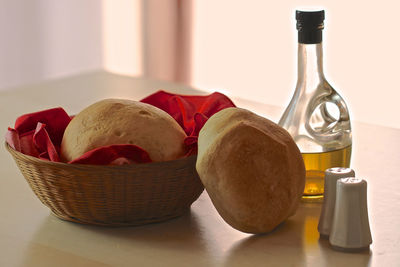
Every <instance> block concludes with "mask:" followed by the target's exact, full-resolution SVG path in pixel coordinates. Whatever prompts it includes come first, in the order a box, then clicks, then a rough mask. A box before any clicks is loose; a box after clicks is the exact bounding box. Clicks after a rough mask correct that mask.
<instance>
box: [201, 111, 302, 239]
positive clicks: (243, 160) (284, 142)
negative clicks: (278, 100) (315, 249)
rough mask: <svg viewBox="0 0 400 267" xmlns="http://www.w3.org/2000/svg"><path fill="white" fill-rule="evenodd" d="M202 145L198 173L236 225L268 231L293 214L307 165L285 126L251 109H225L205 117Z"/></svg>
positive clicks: (252, 230)
mask: <svg viewBox="0 0 400 267" xmlns="http://www.w3.org/2000/svg"><path fill="white" fill-rule="evenodd" d="M198 144H199V148H198V158H197V163H196V169H197V172H198V174H199V176H200V179H201V181H202V182H203V184H204V187H205V188H206V190H207V193H208V194H209V196H210V198H211V200H212V202H213V204H214V206H215V208H216V209H217V211H218V212H219V214H220V215H221V216H222V218H223V219H224V220H225V221H226V222H227V223H228V224H230V225H231V226H232V227H233V228H236V229H238V230H240V231H243V232H247V233H266V232H269V231H271V230H273V229H274V228H275V227H276V226H278V225H279V224H280V223H281V222H283V221H284V220H285V219H287V218H288V217H289V216H291V215H293V214H294V213H295V211H296V209H297V206H298V204H299V202H300V200H301V197H302V193H303V190H304V183H305V167H304V163H303V159H302V156H301V153H300V151H299V149H298V147H297V145H296V144H295V142H294V141H293V139H292V137H291V136H290V135H289V133H288V132H287V131H286V130H284V129H283V128H282V127H280V126H278V125H277V124H275V123H273V122H272V121H270V120H268V119H265V118H263V117H260V116H258V115H256V114H254V113H252V112H250V111H248V110H245V109H240V108H227V109H224V110H222V111H220V112H218V113H216V114H214V115H213V116H212V117H211V118H210V119H209V120H208V121H207V122H206V124H205V125H204V127H203V128H202V129H201V131H200V133H199V140H198Z"/></svg>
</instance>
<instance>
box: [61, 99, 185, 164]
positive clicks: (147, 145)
mask: <svg viewBox="0 0 400 267" xmlns="http://www.w3.org/2000/svg"><path fill="white" fill-rule="evenodd" d="M185 137H186V134H185V132H184V130H183V129H182V127H180V126H179V124H178V123H177V122H176V121H175V120H174V119H173V118H172V117H171V116H170V115H169V114H168V113H166V112H165V111H163V110H161V109H159V108H157V107H154V106H152V105H149V104H146V103H141V102H138V101H133V100H128V99H105V100H102V101H99V102H96V103H94V104H92V105H90V106H89V107H87V108H85V109H84V110H82V111H81V112H80V113H79V114H78V115H76V116H75V117H74V118H73V119H72V120H71V122H70V123H69V125H68V126H67V128H66V130H65V132H64V136H63V140H62V143H61V155H62V159H63V160H64V161H71V160H73V159H76V158H78V157H80V156H81V155H83V154H84V153H86V152H87V151H90V150H92V149H95V148H98V147H102V146H108V145H116V144H133V145H137V146H139V147H141V148H143V149H144V150H146V151H147V152H148V153H149V156H150V158H151V159H152V160H153V161H167V160H174V159H177V158H179V157H182V156H184V154H185V148H184V139H185Z"/></svg>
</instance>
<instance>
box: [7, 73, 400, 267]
mask: <svg viewBox="0 0 400 267" xmlns="http://www.w3.org/2000/svg"><path fill="white" fill-rule="evenodd" d="M158 89H164V90H167V91H170V92H175V93H181V94H204V92H201V91H198V90H195V89H192V88H189V87H187V86H183V85H179V84H173V83H167V82H162V81H156V80H149V79H146V78H133V77H127V76H120V75H116V74H111V73H108V72H104V71H98V72H91V73H84V74H80V75H76V76H71V77H67V78H62V79H55V80H51V81H46V82H42V83H38V84H33V85H28V86H23V87H19V88H15V89H13V90H9V91H5V92H1V93H0V129H3V131H4V133H5V131H6V129H7V127H8V126H13V124H14V121H15V119H16V118H17V117H18V116H19V115H22V114H24V113H30V112H34V111H39V110H43V109H47V108H52V107H57V106H61V107H63V108H64V109H65V110H66V111H67V112H68V113H70V114H74V113H77V112H79V111H80V110H81V109H83V108H84V107H86V106H87V105H89V104H91V103H93V102H95V101H97V100H100V99H103V98H110V97H117V98H130V99H134V100H139V99H141V98H143V97H145V96H147V95H149V94H150V93H152V92H154V91H156V90H158ZM232 99H233V101H234V102H235V103H236V104H237V106H240V107H243V108H247V109H250V110H252V111H254V112H256V113H258V114H260V115H263V116H265V117H268V118H270V119H271V120H273V121H277V120H278V118H279V115H280V114H281V111H282V109H281V108H278V107H273V106H270V105H266V104H262V103H255V102H251V101H246V100H243V99H237V98H232ZM352 125H353V133H354V137H353V138H354V139H353V141H354V142H353V151H354V152H353V156H352V167H353V168H354V169H355V171H356V173H357V176H358V177H361V178H364V179H366V180H367V181H368V208H369V219H370V226H371V232H372V238H373V244H372V245H371V248H370V250H369V251H367V252H362V253H343V252H338V251H335V250H332V249H331V248H330V245H329V242H328V241H326V240H320V239H319V234H318V231H317V225H318V220H319V215H320V211H321V204H316V203H314V204H313V203H302V204H301V205H300V207H299V209H298V210H297V213H296V214H295V215H294V216H293V217H291V218H289V219H288V220H287V221H286V222H285V223H284V224H283V225H281V226H280V227H279V228H278V229H276V230H275V231H273V232H272V233H270V234H266V235H249V234H245V233H242V232H239V231H237V230H235V229H233V228H231V227H230V226H229V225H227V224H226V223H225V222H224V221H223V220H222V218H221V217H220V216H219V215H218V213H217V212H216V210H215V208H214V207H213V205H212V203H211V201H210V199H209V197H208V195H207V193H206V192H205V191H204V193H203V194H202V195H201V196H200V198H199V199H198V200H197V201H195V202H194V203H193V205H192V207H191V211H190V212H189V213H187V214H185V215H183V216H182V217H179V218H177V219H172V220H170V221H167V222H164V223H157V224H150V225H146V226H139V227H126V228H105V227H98V226H88V225H80V224H76V223H71V222H67V221H62V220H59V219H57V218H56V217H54V216H53V215H52V214H51V213H50V211H49V209H48V208H47V207H45V206H44V205H43V204H42V203H41V202H40V201H39V200H38V199H37V198H36V197H35V195H34V194H33V192H32V191H31V189H30V187H29V185H28V183H27V182H26V181H25V179H24V178H23V176H22V175H21V173H20V172H19V170H18V168H17V166H16V164H15V163H14V161H13V160H12V157H11V155H10V154H8V153H7V151H6V150H5V149H0V266H41V267H43V266H58V267H60V266H252V267H253V266H386V267H387V266H400V230H399V226H400V223H399V222H400V209H399V207H398V205H399V204H400V176H399V174H398V173H399V172H398V166H399V159H400V130H399V129H393V128H386V127H382V126H375V125H370V124H365V123H358V122H353V124H352Z"/></svg>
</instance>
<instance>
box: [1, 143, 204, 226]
mask: <svg viewBox="0 0 400 267" xmlns="http://www.w3.org/2000/svg"><path fill="white" fill-rule="evenodd" d="M6 148H7V150H8V151H9V152H10V153H11V155H12V156H13V158H14V160H15V162H16V164H17V165H18V167H19V169H20V170H21V172H22V174H23V176H24V177H25V179H26V181H27V182H28V183H29V185H30V187H31V188H32V190H33V192H34V193H35V194H36V196H37V197H38V198H39V199H40V201H41V202H42V203H43V204H44V205H46V206H47V207H49V208H50V209H51V211H52V212H53V213H54V214H55V215H56V216H57V217H59V218H61V219H64V220H69V221H74V222H79V223H84V224H95V225H104V226H128V225H142V224H147V223H152V222H160V221H164V220H167V219H170V218H173V217H177V216H180V215H182V214H183V213H185V212H186V211H187V210H188V209H189V208H190V205H191V204H192V203H193V202H194V201H195V200H196V199H197V198H198V197H199V196H200V194H201V192H202V191H203V190H204V187H203V185H202V183H201V181H200V179H199V177H198V175H197V172H196V169H195V164H196V156H190V157H188V158H183V159H178V160H174V161H168V162H154V163H147V164H130V165H122V166H98V165H80V164H66V163H58V162H50V161H45V160H41V159H38V158H35V157H31V156H28V155H24V154H22V153H20V152H18V151H15V150H14V149H12V148H11V147H10V146H9V145H8V144H6Z"/></svg>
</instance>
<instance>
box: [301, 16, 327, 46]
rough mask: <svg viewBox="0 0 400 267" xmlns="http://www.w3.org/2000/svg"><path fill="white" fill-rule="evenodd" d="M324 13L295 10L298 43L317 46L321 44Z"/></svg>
mask: <svg viewBox="0 0 400 267" xmlns="http://www.w3.org/2000/svg"><path fill="white" fill-rule="evenodd" d="M324 19H325V11H324V10H320V11H299V10H296V20H297V24H296V27H297V31H298V38H299V43H302V44H317V43H320V42H322V30H323V29H324Z"/></svg>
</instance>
